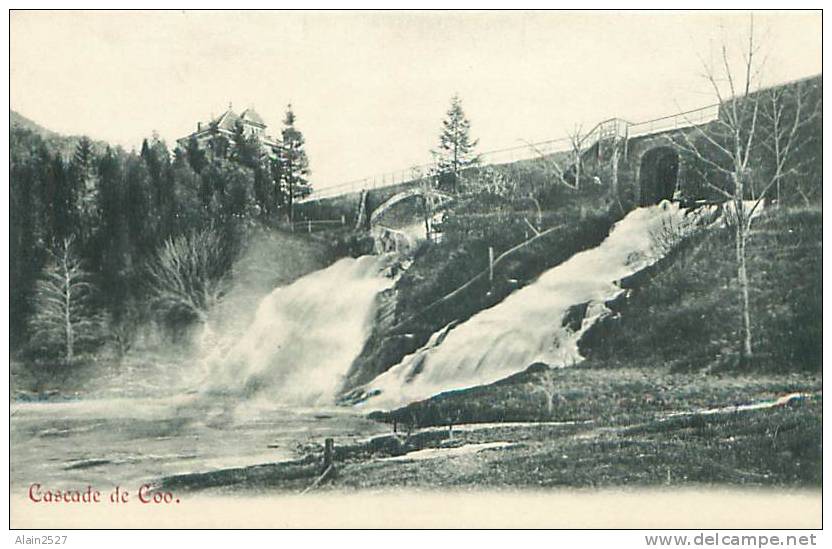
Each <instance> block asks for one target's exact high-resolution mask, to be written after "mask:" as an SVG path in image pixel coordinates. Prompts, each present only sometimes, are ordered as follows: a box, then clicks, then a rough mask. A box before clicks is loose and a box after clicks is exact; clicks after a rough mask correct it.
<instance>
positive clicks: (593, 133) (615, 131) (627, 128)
mask: <svg viewBox="0 0 832 549" xmlns="http://www.w3.org/2000/svg"><path fill="white" fill-rule="evenodd" d="M718 116H719V105H718V104H716V105H708V106H707V107H702V108H699V109H694V110H691V111H685V112H681V113H677V114H672V115H669V116H663V117H661V118H654V119H652V120H646V121H644V122H637V123H631V122H627V121H626V120H623V119H621V118H611V119H609V120H604V121H603V122H600V123H598V124H597V125H596V126H595V127H593V128H592V129H591V130H590V131H589V132H587V133H586V135H584V136H583V137H582V140H581V148H582V149H583V150H586V149H588V148H590V147H592V146H593V145H595V143H597V142H598V141H600V140H601V139H604V138H607V137H612V136H615V137H624V138H625V139H632V138H634V137H643V136H646V135H651V134H654V133H661V132H666V131H672V130H678V129H682V128H688V127H691V126H698V125H701V124H706V123H708V122H711V121H713V120H716V119H717V118H718ZM571 146H572V145H571V139H570V138H568V137H561V138H557V139H549V140H546V141H538V142H536V143H524V144H522V145H517V146H515V147H508V148H504V149H497V150H492V151H487V152H484V153H481V154H480V156H479V157H480V161H481V162H482V163H483V164H508V163H510V162H518V161H521V160H531V159H534V158H539V157H540V156H541V155H550V154H555V153H561V152H566V151H569V150H570V149H571ZM433 166H434V165H433V164H421V165H415V166H411V167H409V168H405V169H401V170H395V171H392V172H386V173H382V174H378V175H374V176H369V177H365V178H362V179H355V180H352V181H347V182H345V183H339V184H338V185H332V186H329V187H325V188H323V189H320V190H315V191H313V192H312V194H310V195H309V196H307V197H305V198H303V199H302V200H299V201H298V203H299V204H301V203H304V202H314V201H316V200H321V199H324V198H332V197H335V196H341V195H344V194H349V193H354V192H360V191H362V190H372V189H380V188H384V187H392V186H394V185H399V184H402V183H408V182H410V181H414V180H418V179H421V178H422V177H424V176H425V175H426V174H428V173H429V171H430V169H431V168H432V167H433Z"/></svg>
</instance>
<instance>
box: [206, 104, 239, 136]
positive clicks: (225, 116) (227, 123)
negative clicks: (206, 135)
mask: <svg viewBox="0 0 832 549" xmlns="http://www.w3.org/2000/svg"><path fill="white" fill-rule="evenodd" d="M239 119H240V117H239V115H238V114H237V113H235V112H234V111H233V110H232V109H231V108H230V107H229V109H228V110H227V111H225V112H224V113H222V114H221V115H219V116H218V117H217V118H215V119H213V120H212V121H211V122H209V123H208V126H209V127H210V126H211V125H216V126H217V128H219V129H221V130H228V131H234V127H235V126H236V124H237V121H238V120H239Z"/></svg>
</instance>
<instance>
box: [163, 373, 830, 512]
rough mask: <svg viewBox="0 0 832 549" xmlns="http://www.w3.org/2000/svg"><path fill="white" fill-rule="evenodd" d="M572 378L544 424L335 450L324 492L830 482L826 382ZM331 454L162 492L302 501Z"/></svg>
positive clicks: (432, 431)
mask: <svg viewBox="0 0 832 549" xmlns="http://www.w3.org/2000/svg"><path fill="white" fill-rule="evenodd" d="M560 374H561V375H562V376H563V378H562V381H563V382H564V383H568V384H569V385H570V386H572V387H573V390H572V391H571V392H570V393H568V394H567V395H566V396H565V397H564V403H563V404H564V405H563V406H561V407H559V408H557V409H556V412H555V413H554V414H551V415H550V416H549V417H550V419H548V420H543V419H542V418H543V414H544V413H545V409H542V408H540V407H538V409H537V412H538V419H537V420H535V421H519V420H514V421H506V420H504V421H502V422H490V423H457V424H455V425H450V426H448V425H444V426H443V425H440V426H431V427H422V428H419V427H413V426H409V425H407V424H405V423H403V422H398V421H397V422H396V426H395V429H396V431H397V432H396V433H394V432H393V425H392V423H391V425H390V433H388V434H382V435H377V436H373V437H371V438H368V439H366V440H363V441H358V442H355V441H346V442H345V441H342V440H339V439H338V438H336V439H335V456H334V457H335V466H336V475H335V477H334V478H333V479H331V480H329V481H328V482H326V483H322V484H321V485H320V486H318V487H317V488H316V489H315V491H316V492H317V491H322V492H332V491H335V492H342V491H346V492H349V491H353V490H363V489H374V490H376V489H387V488H401V487H408V488H423V489H437V488H446V487H453V488H461V489H475V488H477V489H487V488H524V489H531V488H535V487H576V488H577V487H594V488H598V487H622V486H627V487H633V486H639V487H649V486H653V487H660V486H672V487H682V486H688V487H697V486H724V485H732V486H753V487H775V486H776V487H793V488H816V487H819V486H820V484H821V434H820V433H821V415H822V414H821V412H822V391H821V382H820V379H819V378H811V379H810V378H807V377H806V376H799V377H798V376H793V377H782V376H781V377H776V378H774V377H769V378H765V377H764V378H756V379H751V378H745V377H725V376H724V377H720V378H715V377H714V376H707V377H705V376H686V375H674V376H667V377H660V378H659V379H656V378H655V376H653V378H652V383H655V385H654V386H659V387H662V389H663V392H662V393H661V394H655V392H654V393H650V394H645V393H644V392H643V391H641V390H640V389H639V388H638V387H637V384H638V383H639V382H638V379H639V378H640V379H641V382H646V381H648V379H649V378H648V377H647V374H646V373H645V372H639V371H637V370H613V371H608V372H605V373H604V374H602V375H601V376H599V372H598V371H594V372H591V371H589V370H587V369H583V368H573V369H566V370H561V371H560ZM599 377H600V378H601V379H599ZM671 379H673V380H675V383H672V382H671ZM593 380H594V381H593ZM515 381H516V380H515ZM492 387H493V386H492ZM626 387H629V388H630V391H629V392H628V393H623V392H622V391H623V390H624V389H625V388H626ZM477 389H482V388H477ZM472 390H473V389H472ZM593 395H594V397H593ZM636 395H639V396H638V398H635V397H636ZM784 397H787V398H784ZM570 402H571V404H569V403H570ZM567 404H569V405H567ZM377 418H378V419H382V417H379V416H377ZM384 419H387V420H390V419H391V418H390V417H387V418H384ZM506 419H507V418H506ZM322 442H323V440H322V441H321V443H322ZM322 455H323V448H322V446H319V445H315V446H312V447H309V448H307V449H306V452H305V453H304V454H303V455H301V456H300V457H299V458H298V459H295V460H291V461H286V462H281V463H268V464H262V465H256V466H251V467H238V468H233V469H224V470H216V471H207V472H203V473H192V474H188V475H178V476H171V477H167V478H164V479H160V481H159V483H158V487H159V488H160V489H165V490H175V491H177V492H190V493H209V494H213V495H220V494H230V493H234V494H246V493H261V492H285V493H297V494H300V493H302V492H304V491H305V490H307V489H308V488H309V487H310V486H311V485H312V484H313V482H314V481H315V480H316V478H317V477H318V476H319V475H320V474H321V472H322V470H321V466H322V462H321V460H322Z"/></svg>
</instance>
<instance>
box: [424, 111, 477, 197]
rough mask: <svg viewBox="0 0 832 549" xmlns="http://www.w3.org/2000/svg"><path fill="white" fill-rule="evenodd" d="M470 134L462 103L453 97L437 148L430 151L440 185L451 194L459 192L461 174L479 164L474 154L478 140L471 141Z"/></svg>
mask: <svg viewBox="0 0 832 549" xmlns="http://www.w3.org/2000/svg"><path fill="white" fill-rule="evenodd" d="M470 132H471V123H470V122H469V121H468V119H467V118H466V116H465V112H464V111H463V110H462V101H461V100H460V98H459V96H458V95H454V96H453V97H452V98H451V106H450V108H449V109H448V112H447V114H446V117H445V120H443V121H442V133H441V134H440V135H439V147H438V148H437V149H436V150H433V151H431V153H432V154H433V156H434V159H435V161H436V164H437V167H438V169H439V174H440V185H442V186H444V187H447V188H449V189H450V190H451V191H453V192H457V191H458V190H459V181H460V176H461V172H462V171H463V170H464V169H465V168H467V167H469V166H474V165H476V164H478V163H479V158H478V157H477V155H476V154H475V153H474V147H476V146H477V143H478V140H476V139H474V140H472V139H471V135H470Z"/></svg>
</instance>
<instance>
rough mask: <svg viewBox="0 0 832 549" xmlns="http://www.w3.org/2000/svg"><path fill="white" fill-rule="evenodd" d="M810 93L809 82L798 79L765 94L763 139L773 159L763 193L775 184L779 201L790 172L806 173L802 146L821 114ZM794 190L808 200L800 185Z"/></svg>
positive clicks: (798, 174) (762, 111)
mask: <svg viewBox="0 0 832 549" xmlns="http://www.w3.org/2000/svg"><path fill="white" fill-rule="evenodd" d="M811 93H812V89H811V87H810V86H809V85H808V84H807V83H806V82H797V83H795V84H794V85H793V86H776V87H773V88H771V89H769V90H768V91H767V93H766V94H765V97H764V98H763V106H762V108H761V110H760V114H761V115H762V119H763V120H764V121H765V122H767V126H768V129H769V135H768V136H767V138H766V139H765V140H763V147H764V148H765V149H766V150H767V152H768V153H769V154H770V155H771V157H772V160H773V163H774V167H773V170H772V171H771V178H770V180H769V182H768V183H767V185H766V187H765V188H764V189H763V195H765V193H766V192H767V189H768V188H769V187H771V186H772V185H774V186H775V194H774V197H775V200H776V203H777V204H778V205H779V204H780V202H781V197H782V193H781V187H782V182H783V180H785V179H786V178H787V177H789V176H800V175H803V173H802V171H801V168H802V165H801V164H802V162H801V161H800V159H801V154H800V153H801V152H802V151H801V148H802V147H803V146H804V145H805V144H806V143H807V142H808V139H806V137H805V136H804V130H805V129H806V128H808V127H810V126H811V125H812V124H813V123H814V122H816V121H817V120H818V119H819V118H820V115H821V103H820V101H814V102H812V97H811ZM795 190H796V191H797V192H798V193H800V194H801V195H802V196H803V199H804V200H805V201H806V203H807V204H808V203H809V198H808V196H807V195H806V194H805V192H803V189H802V188H801V187H800V185H795Z"/></svg>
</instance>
